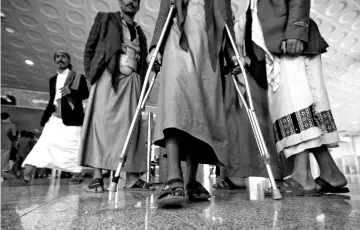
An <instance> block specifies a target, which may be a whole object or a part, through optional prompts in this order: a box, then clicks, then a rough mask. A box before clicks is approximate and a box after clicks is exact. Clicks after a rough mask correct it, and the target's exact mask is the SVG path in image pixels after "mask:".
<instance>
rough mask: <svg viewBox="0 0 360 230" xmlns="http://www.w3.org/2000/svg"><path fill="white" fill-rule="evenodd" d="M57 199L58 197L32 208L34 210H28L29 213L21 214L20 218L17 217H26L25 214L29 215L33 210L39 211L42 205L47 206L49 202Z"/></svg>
mask: <svg viewBox="0 0 360 230" xmlns="http://www.w3.org/2000/svg"><path fill="white" fill-rule="evenodd" d="M58 198H59V197H54V198H53V199H51V200H48V201H46V202H45V203H43V204H41V205H39V206H37V207H36V208H34V209H32V210H30V211H28V212H26V213H24V214H22V215H21V216H19V218H21V217H24V216H26V215H27V214H29V213H31V212H33V211H35V210H37V209H39V208H41V207H43V206H44V205H47V204H48V203H50V202H52V201H54V200H56V199H58Z"/></svg>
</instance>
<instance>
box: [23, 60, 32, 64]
mask: <svg viewBox="0 0 360 230" xmlns="http://www.w3.org/2000/svg"><path fill="white" fill-rule="evenodd" d="M25 63H26V64H28V65H34V62H32V61H30V60H26V61H25Z"/></svg>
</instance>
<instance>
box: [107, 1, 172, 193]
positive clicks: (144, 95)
mask: <svg viewBox="0 0 360 230" xmlns="http://www.w3.org/2000/svg"><path fill="white" fill-rule="evenodd" d="M174 11H175V0H171V1H170V10H169V14H168V16H167V19H166V22H165V25H164V28H163V30H162V32H161V35H160V38H159V42H158V44H157V45H156V47H155V52H154V56H152V57H151V61H150V64H149V67H148V69H147V71H146V75H145V80H144V85H143V87H142V89H141V94H140V98H139V102H138V105H137V107H136V110H135V114H134V117H133V119H132V121H131V125H130V129H129V131H128V134H127V136H126V139H125V143H124V147H123V150H122V152H121V155H120V162H119V165H118V167H117V169H116V172H115V175H114V177H113V178H112V179H111V183H110V186H109V188H108V190H109V191H112V192H115V191H116V189H117V184H118V182H119V178H120V173H121V169H122V168H123V167H124V165H125V162H126V160H127V157H128V149H129V146H130V142H131V138H132V135H133V133H134V128H135V126H136V124H137V122H138V120H139V115H140V114H141V113H140V111H142V110H143V108H144V107H145V103H146V100H147V98H148V97H149V95H150V92H151V89H152V87H153V86H154V83H155V79H156V74H155V75H154V76H153V77H152V79H151V82H150V85H149V88H148V89H147V91H146V87H147V84H148V81H149V77H150V74H151V73H152V67H153V66H154V63H155V61H156V57H157V55H158V53H159V50H160V47H161V45H162V42H163V40H164V37H165V33H166V30H167V28H168V27H169V24H170V20H171V19H172V16H173V13H174ZM145 92H146V93H145Z"/></svg>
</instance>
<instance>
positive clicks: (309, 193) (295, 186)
mask: <svg viewBox="0 0 360 230" xmlns="http://www.w3.org/2000/svg"><path fill="white" fill-rule="evenodd" d="M278 188H279V190H280V193H281V195H283V196H284V197H294V196H306V197H314V196H315V197H316V196H322V193H321V192H320V191H319V190H317V189H312V190H305V189H304V187H303V186H302V185H301V184H299V183H298V182H297V181H295V180H294V179H292V178H287V179H284V181H283V182H282V183H281V184H279V185H278ZM265 195H266V196H272V188H270V189H269V190H267V191H265Z"/></svg>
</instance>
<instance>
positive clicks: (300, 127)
mask: <svg viewBox="0 0 360 230" xmlns="http://www.w3.org/2000/svg"><path fill="white" fill-rule="evenodd" d="M312 127H319V128H320V129H321V131H322V133H323V134H326V133H332V132H335V131H336V130H337V128H336V125H335V121H334V118H333V115H332V113H331V111H330V110H326V111H323V112H319V113H317V112H316V111H315V107H314V105H311V106H309V107H307V108H305V109H302V110H299V111H296V112H294V113H292V114H289V115H286V116H284V117H282V118H280V119H278V120H276V121H275V123H274V124H273V132H274V137H275V141H276V142H278V141H281V140H282V139H284V138H287V137H289V136H291V135H294V134H298V133H301V132H304V131H306V130H308V129H310V128H312Z"/></svg>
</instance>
